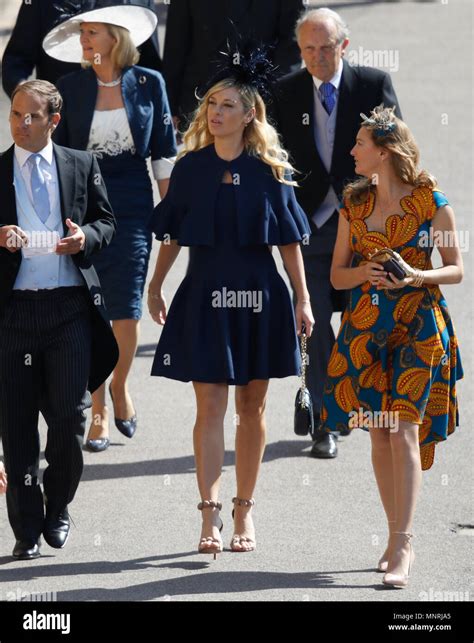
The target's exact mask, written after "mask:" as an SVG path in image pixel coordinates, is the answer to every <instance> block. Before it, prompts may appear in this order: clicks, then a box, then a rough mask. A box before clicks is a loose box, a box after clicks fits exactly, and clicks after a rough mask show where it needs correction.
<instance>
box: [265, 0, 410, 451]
mask: <svg viewBox="0 0 474 643" xmlns="http://www.w3.org/2000/svg"><path fill="white" fill-rule="evenodd" d="M296 33H297V41H298V45H299V48H300V50H301V55H302V58H303V60H304V62H305V65H306V68H304V69H301V70H300V71H297V72H295V73H292V74H289V75H287V76H285V77H283V78H282V79H280V80H279V81H278V83H277V88H276V101H275V103H274V104H273V106H272V107H271V109H272V116H273V119H274V120H275V124H276V126H277V128H278V130H279V132H280V134H281V135H282V138H283V145H284V147H285V149H287V150H288V151H289V153H290V157H291V160H292V162H293V165H294V167H295V168H296V169H297V170H298V171H299V172H301V174H300V175H298V176H297V177H296V179H297V180H298V182H299V185H300V187H299V189H296V190H295V192H296V196H297V198H298V201H299V203H300V205H301V206H302V207H303V208H304V210H305V212H306V214H307V216H308V219H309V221H310V225H311V228H312V232H313V233H312V235H311V237H310V239H309V243H308V244H306V245H302V252H303V259H304V263H305V272H306V281H307V284H308V289H309V292H310V297H311V305H312V309H313V311H314V315H315V318H316V325H315V332H313V336H312V337H311V339H310V340H309V341H308V355H309V365H308V369H307V371H306V381H307V384H308V388H309V390H310V393H311V397H312V401H313V405H314V410H315V412H316V415H317V417H316V423H315V426H316V427H317V425H318V422H319V408H320V405H321V400H322V392H323V386H324V381H325V379H326V369H327V364H328V361H329V355H330V352H331V350H332V346H333V344H334V340H335V337H334V333H333V330H332V327H331V316H332V313H333V312H335V311H340V310H343V309H344V307H345V298H344V292H343V291H335V290H334V289H333V288H332V286H331V283H330V269H331V260H332V252H333V249H334V244H335V241H336V234H337V224H338V216H339V215H338V212H337V210H338V204H339V202H340V199H341V194H342V190H343V187H344V184H345V183H346V182H348V181H349V180H352V179H354V178H355V170H354V161H353V159H352V157H351V155H350V150H351V149H352V147H353V146H354V144H355V139H356V134H357V131H358V130H359V126H360V120H361V118H360V113H361V112H363V113H366V114H368V113H369V112H370V110H371V109H373V108H374V107H375V106H376V105H379V104H380V103H384V104H385V105H386V106H392V105H395V106H396V108H397V115H398V116H399V117H401V114H400V110H399V107H398V101H397V97H396V95H395V91H394V89H393V86H392V81H391V79H390V76H389V75H388V74H387V73H385V72H383V71H380V70H377V69H372V68H370V67H351V66H350V65H349V64H348V63H347V62H346V61H345V60H343V57H344V52H345V50H346V47H347V45H348V43H349V39H348V35H349V31H348V29H347V26H346V25H345V23H344V22H343V20H342V18H341V17H340V16H339V14H337V13H336V12H334V11H332V10H330V9H316V10H312V11H309V12H307V13H306V14H304V15H303V16H302V17H301V18H300V19H299V20H298V23H297V26H296ZM312 437H313V440H314V444H313V448H312V450H311V455H312V456H314V457H316V458H334V457H336V456H337V444H336V442H335V438H334V437H333V435H332V434H328V433H322V432H320V431H318V430H317V429H316V431H315V433H314V435H313V436H312Z"/></svg>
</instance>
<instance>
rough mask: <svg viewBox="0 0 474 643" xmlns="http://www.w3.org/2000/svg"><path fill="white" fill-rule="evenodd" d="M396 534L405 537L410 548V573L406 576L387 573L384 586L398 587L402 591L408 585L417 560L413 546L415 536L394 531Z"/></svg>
mask: <svg viewBox="0 0 474 643" xmlns="http://www.w3.org/2000/svg"><path fill="white" fill-rule="evenodd" d="M393 533H394V534H399V535H400V536H404V537H405V542H407V543H408V544H409V546H410V558H409V561H408V572H407V573H406V574H392V573H391V572H387V573H386V574H385V576H384V577H383V581H382V582H383V584H384V585H389V586H390V587H398V588H400V589H402V588H404V587H406V586H407V585H408V579H409V578H410V570H411V566H412V564H413V561H414V560H415V553H414V551H413V547H412V544H411V539H412V538H413V534H409V533H408V532H406V531H394V532H393Z"/></svg>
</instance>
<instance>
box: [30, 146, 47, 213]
mask: <svg viewBox="0 0 474 643" xmlns="http://www.w3.org/2000/svg"><path fill="white" fill-rule="evenodd" d="M28 163H29V164H30V167H31V194H32V197H33V207H34V209H35V211H36V214H37V215H38V217H39V218H40V220H41V222H42V223H45V221H46V220H47V219H48V217H49V213H50V203H49V195H48V188H47V187H46V180H45V178H44V174H43V172H42V171H41V167H40V165H41V155H40V154H32V155H31V156H30V157H29V159H28Z"/></svg>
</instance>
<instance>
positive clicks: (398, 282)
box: [377, 252, 417, 290]
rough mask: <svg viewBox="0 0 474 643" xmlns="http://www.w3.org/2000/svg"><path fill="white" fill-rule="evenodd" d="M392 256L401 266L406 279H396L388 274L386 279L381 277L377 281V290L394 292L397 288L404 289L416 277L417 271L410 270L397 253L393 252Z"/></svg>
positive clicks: (408, 265)
mask: <svg viewBox="0 0 474 643" xmlns="http://www.w3.org/2000/svg"><path fill="white" fill-rule="evenodd" d="M394 254H395V256H396V258H397V259H398V261H399V263H400V264H401V266H402V268H403V269H404V271H405V272H406V277H404V278H403V279H397V278H396V277H395V275H393V274H392V273H391V272H389V273H388V274H387V276H386V277H382V278H381V279H379V282H378V284H377V290H384V289H387V290H395V289H397V288H404V287H405V286H409V285H410V284H412V283H413V281H414V279H415V277H416V274H417V271H416V270H415V269H414V268H412V267H411V266H410V264H408V263H407V262H406V261H405V260H404V259H403V258H402V257H401V256H400V255H399V254H398V252H394Z"/></svg>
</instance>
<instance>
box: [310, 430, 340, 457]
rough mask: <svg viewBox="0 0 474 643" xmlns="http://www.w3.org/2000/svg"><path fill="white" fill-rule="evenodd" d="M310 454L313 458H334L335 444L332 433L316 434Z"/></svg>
mask: <svg viewBox="0 0 474 643" xmlns="http://www.w3.org/2000/svg"><path fill="white" fill-rule="evenodd" d="M310 455H311V457H313V458H335V457H336V456H337V444H336V438H335V437H334V436H333V435H332V433H325V432H324V433H323V432H321V433H320V435H316V436H315V441H314V444H313V448H312V449H311V453H310Z"/></svg>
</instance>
